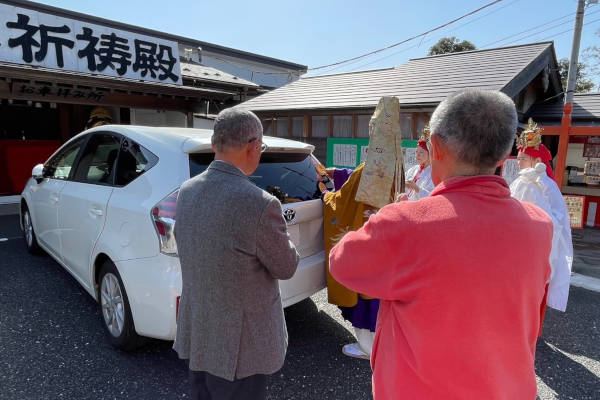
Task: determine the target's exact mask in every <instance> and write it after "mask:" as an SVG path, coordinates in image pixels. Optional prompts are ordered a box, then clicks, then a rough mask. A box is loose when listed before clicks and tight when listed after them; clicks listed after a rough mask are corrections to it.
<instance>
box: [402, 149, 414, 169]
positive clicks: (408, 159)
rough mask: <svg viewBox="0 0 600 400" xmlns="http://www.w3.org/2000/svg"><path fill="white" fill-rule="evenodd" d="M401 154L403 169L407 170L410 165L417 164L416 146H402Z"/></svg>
mask: <svg viewBox="0 0 600 400" xmlns="http://www.w3.org/2000/svg"><path fill="white" fill-rule="evenodd" d="M402 155H403V158H404V171H408V170H409V169H410V168H411V167H414V166H415V165H417V148H416V147H404V148H402Z"/></svg>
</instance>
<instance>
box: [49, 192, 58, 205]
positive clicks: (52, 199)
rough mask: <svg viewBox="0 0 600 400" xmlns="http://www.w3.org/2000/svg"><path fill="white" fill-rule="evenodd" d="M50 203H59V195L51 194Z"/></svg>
mask: <svg viewBox="0 0 600 400" xmlns="http://www.w3.org/2000/svg"><path fill="white" fill-rule="evenodd" d="M50 201H51V202H52V204H56V203H58V193H50Z"/></svg>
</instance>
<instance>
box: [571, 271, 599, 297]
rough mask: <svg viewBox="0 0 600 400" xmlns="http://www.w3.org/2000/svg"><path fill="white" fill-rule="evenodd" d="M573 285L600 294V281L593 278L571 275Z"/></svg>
mask: <svg viewBox="0 0 600 400" xmlns="http://www.w3.org/2000/svg"><path fill="white" fill-rule="evenodd" d="M571 285H572V286H577V287H580V288H584V289H587V290H592V291H594V292H599V293H600V279H598V278H593V277H591V276H586V275H581V274H573V275H571Z"/></svg>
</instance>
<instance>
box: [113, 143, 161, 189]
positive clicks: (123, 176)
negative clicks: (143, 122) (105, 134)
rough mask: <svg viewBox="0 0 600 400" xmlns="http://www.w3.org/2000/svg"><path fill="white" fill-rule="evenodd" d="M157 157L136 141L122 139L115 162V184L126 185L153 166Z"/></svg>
mask: <svg viewBox="0 0 600 400" xmlns="http://www.w3.org/2000/svg"><path fill="white" fill-rule="evenodd" d="M157 162H158V157H157V156H156V155H154V154H153V153H152V152H151V151H150V150H148V149H146V148H145V147H143V146H140V145H139V144H138V143H136V142H134V141H132V140H130V139H127V138H125V139H123V143H122V145H121V153H120V154H119V161H118V163H117V176H116V184H117V186H125V185H128V184H129V183H130V182H131V181H133V180H134V179H136V178H137V177H139V176H140V175H142V174H143V173H144V172H146V171H148V170H149V169H150V168H152V167H154V166H155V165H156V163H157Z"/></svg>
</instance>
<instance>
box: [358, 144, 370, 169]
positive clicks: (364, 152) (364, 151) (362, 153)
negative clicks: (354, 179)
mask: <svg viewBox="0 0 600 400" xmlns="http://www.w3.org/2000/svg"><path fill="white" fill-rule="evenodd" d="M368 150H369V146H360V162H359V165H360V164H362V163H364V162H365V161H367V151H368Z"/></svg>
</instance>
